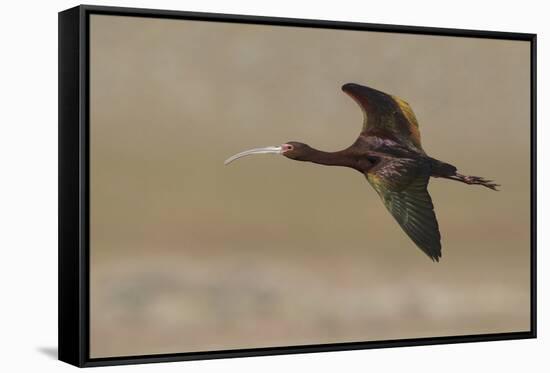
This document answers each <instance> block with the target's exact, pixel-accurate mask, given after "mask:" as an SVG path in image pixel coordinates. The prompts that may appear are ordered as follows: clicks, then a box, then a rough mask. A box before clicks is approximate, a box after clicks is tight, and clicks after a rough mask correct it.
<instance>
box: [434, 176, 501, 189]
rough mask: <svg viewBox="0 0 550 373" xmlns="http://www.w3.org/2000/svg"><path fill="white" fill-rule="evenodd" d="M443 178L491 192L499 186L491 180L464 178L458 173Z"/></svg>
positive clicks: (476, 177)
mask: <svg viewBox="0 0 550 373" xmlns="http://www.w3.org/2000/svg"><path fill="white" fill-rule="evenodd" d="M443 177H445V178H447V179H451V180H456V181H460V182H462V183H465V184H468V185H482V186H484V187H486V188H489V189H492V190H498V189H497V187H499V186H500V185H499V184H496V183H494V182H493V180H487V179H484V178H482V177H479V176H466V175H462V174H459V173H458V172H456V173H455V174H454V175H450V176H443Z"/></svg>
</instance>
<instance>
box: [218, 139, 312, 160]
mask: <svg viewBox="0 0 550 373" xmlns="http://www.w3.org/2000/svg"><path fill="white" fill-rule="evenodd" d="M310 150H311V147H310V146H309V145H307V144H303V143H301V142H297V141H289V142H286V143H284V144H282V145H279V146H266V147H264V148H255V149H250V150H245V151H243V152H240V153H237V154H235V155H233V156H231V157H229V158H227V159H226V160H225V162H224V163H225V164H226V165H227V164H229V163H231V162H233V161H235V160H237V159H239V158H242V157H246V156H247V155H252V154H280V155H284V156H285V157H287V158H290V159H295V160H301V159H302V158H303V157H304V156H306V155H307V154H308V152H309V151H310Z"/></svg>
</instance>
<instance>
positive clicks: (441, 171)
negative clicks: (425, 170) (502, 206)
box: [430, 158, 500, 190]
mask: <svg viewBox="0 0 550 373" xmlns="http://www.w3.org/2000/svg"><path fill="white" fill-rule="evenodd" d="M430 160H431V166H432V175H431V176H434V177H443V178H445V179H449V180H456V181H460V182H461V183H464V184H468V185H482V186H484V187H485V188H489V189H492V190H498V189H497V188H498V187H499V186H500V185H498V184H496V183H495V182H494V181H493V180H487V179H485V178H483V177H479V176H466V175H462V174H459V173H458V172H456V171H457V169H456V167H455V166H453V165H451V164H448V163H445V162H441V161H438V160H437V159H433V158H431V159H430Z"/></svg>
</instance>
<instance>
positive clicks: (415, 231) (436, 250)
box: [225, 83, 499, 261]
mask: <svg viewBox="0 0 550 373" xmlns="http://www.w3.org/2000/svg"><path fill="white" fill-rule="evenodd" d="M342 90H343V91H344V92H345V93H347V94H348V95H349V96H351V98H353V99H354V100H355V102H356V103H357V104H358V105H359V107H360V108H361V110H362V111H363V128H362V130H361V133H360V134H359V137H358V138H357V140H355V142H354V143H353V144H352V145H351V146H350V147H348V148H346V149H344V150H340V151H336V152H325V151H321V150H317V149H314V148H312V147H311V146H309V145H307V144H304V143H301V142H296V141H289V142H287V143H284V144H282V145H280V146H268V147H264V148H256V149H251V150H246V151H244V152H241V153H238V154H235V155H234V156H232V157H230V158H228V159H227V160H226V161H225V164H226V165H227V164H229V163H231V162H233V161H234V160H236V159H239V158H241V157H244V156H248V155H252V154H281V155H283V156H285V157H287V158H290V159H293V160H296V161H304V162H313V163H317V164H321V165H326V166H343V167H349V168H352V169H354V170H357V171H359V172H360V173H362V174H363V175H364V176H365V177H366V179H367V181H368V182H369V183H370V185H371V186H372V187H373V188H374V190H375V191H376V192H377V193H378V195H379V196H380V198H381V199H382V202H383V203H384V205H385V206H386V208H387V209H388V211H389V212H390V213H391V214H392V216H393V217H394V218H395V220H396V221H397V223H398V224H399V225H400V226H401V228H402V229H403V231H405V233H406V234H407V235H408V236H409V237H410V239H411V240H412V241H413V242H414V243H415V244H416V246H418V247H419V248H420V249H421V250H422V251H423V252H424V253H426V254H427V255H428V256H429V257H430V258H431V259H432V260H433V261H439V258H441V235H440V233H439V225H438V223H437V219H436V216H435V212H434V206H433V203H432V199H431V197H430V195H429V194H428V189H427V187H428V182H429V180H430V177H437V178H445V179H450V180H455V181H459V182H462V183H465V184H469V185H482V186H484V187H487V188H489V189H492V190H497V187H498V186H499V185H498V184H495V183H494V182H493V181H492V180H486V179H484V178H482V177H478V176H465V175H462V174H460V173H458V172H457V168H456V167H455V166H453V165H451V164H449V163H445V162H442V161H439V160H437V159H435V158H432V157H430V156H428V155H427V154H426V152H424V150H423V149H422V145H421V144H420V131H419V128H418V122H417V120H416V116H415V115H414V112H413V110H412V108H411V106H410V105H409V104H408V103H407V102H405V101H404V100H402V99H401V98H399V97H397V96H393V95H390V94H387V93H384V92H381V91H378V90H376V89H373V88H370V87H366V86H362V85H359V84H355V83H348V84H344V85H343V86H342Z"/></svg>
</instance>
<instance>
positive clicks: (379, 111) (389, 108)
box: [342, 83, 424, 153]
mask: <svg viewBox="0 0 550 373" xmlns="http://www.w3.org/2000/svg"><path fill="white" fill-rule="evenodd" d="M342 89H343V90H344V92H346V93H348V94H349V95H350V96H351V97H352V98H353V99H354V100H355V102H357V104H358V105H359V106H360V108H361V110H362V111H363V116H364V119H363V129H362V131H361V134H362V135H363V136H374V137H379V138H385V139H390V140H393V141H395V142H397V143H399V144H401V145H403V146H405V147H407V148H410V149H413V150H416V151H418V152H420V153H424V150H423V149H422V144H421V142H420V130H419V127H418V121H417V120H416V116H415V115H414V112H413V110H412V108H411V106H410V105H409V104H408V103H407V102H405V101H404V100H402V99H401V98H399V97H397V96H393V95H390V94H387V93H384V92H381V91H378V90H376V89H373V88H370V87H366V86H361V85H359V84H353V83H351V84H346V85H344V86H343V87H342Z"/></svg>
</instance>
